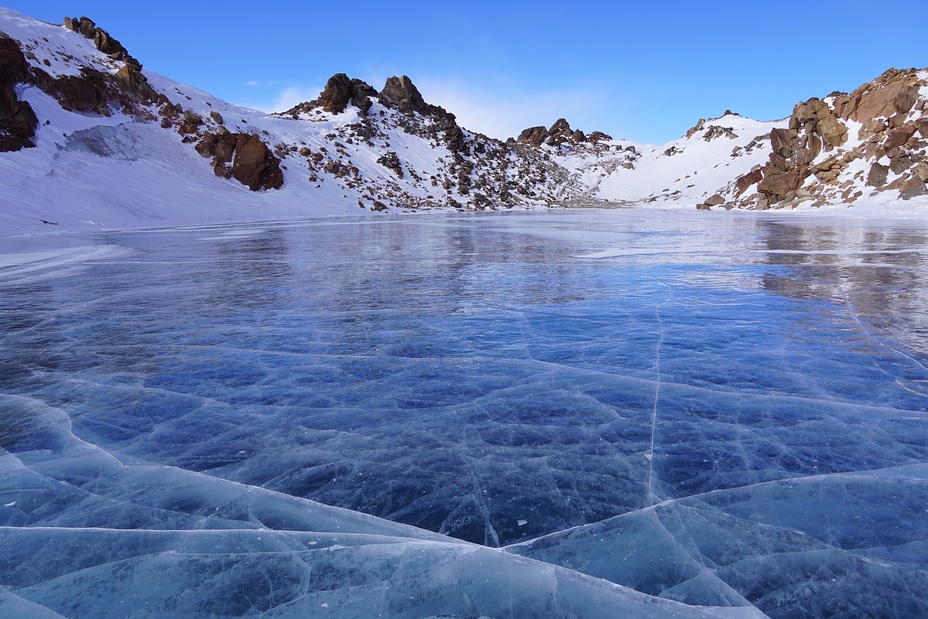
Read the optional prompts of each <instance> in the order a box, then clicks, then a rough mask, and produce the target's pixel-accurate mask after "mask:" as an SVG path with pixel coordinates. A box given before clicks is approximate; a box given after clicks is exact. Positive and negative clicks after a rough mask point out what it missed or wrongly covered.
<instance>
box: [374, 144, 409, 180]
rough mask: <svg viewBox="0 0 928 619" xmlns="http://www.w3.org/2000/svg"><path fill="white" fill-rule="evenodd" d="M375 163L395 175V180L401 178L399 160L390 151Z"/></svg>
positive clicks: (401, 168) (401, 169)
mask: <svg viewBox="0 0 928 619" xmlns="http://www.w3.org/2000/svg"><path fill="white" fill-rule="evenodd" d="M377 163H379V164H380V165H382V166H384V167H385V168H387V169H389V170H392V171H393V173H394V174H396V176H397V178H403V166H402V164H401V163H400V158H399V156H398V155H397V154H396V153H395V152H393V151H392V150H391V151H389V152H387V153H385V154H384V155H383V156H382V157H380V158H379V159H378V160H377Z"/></svg>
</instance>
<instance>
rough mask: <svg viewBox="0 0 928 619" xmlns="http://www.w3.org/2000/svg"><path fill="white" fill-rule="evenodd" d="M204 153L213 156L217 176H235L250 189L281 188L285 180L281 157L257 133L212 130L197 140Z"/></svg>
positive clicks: (197, 147)
mask: <svg viewBox="0 0 928 619" xmlns="http://www.w3.org/2000/svg"><path fill="white" fill-rule="evenodd" d="M196 150H197V152H198V153H200V154H201V155H202V156H203V157H206V158H209V157H212V158H213V159H212V164H213V172H215V174H216V176H222V177H225V178H234V179H235V180H237V181H238V182H240V183H241V184H243V185H245V186H246V187H248V188H249V189H251V190H252V191H258V190H260V189H280V188H281V187H282V186H283V184H284V175H283V171H281V169H280V159H278V158H277V157H276V156H275V155H274V153H272V152H271V150H270V149H269V148H268V147H267V145H266V144H265V143H264V142H263V141H262V140H261V138H259V137H258V136H257V135H253V134H244V133H230V132H228V131H227V132H225V133H223V134H218V133H211V134H207V135H206V136H204V137H203V138H202V139H201V140H200V141H199V142H197V145H196Z"/></svg>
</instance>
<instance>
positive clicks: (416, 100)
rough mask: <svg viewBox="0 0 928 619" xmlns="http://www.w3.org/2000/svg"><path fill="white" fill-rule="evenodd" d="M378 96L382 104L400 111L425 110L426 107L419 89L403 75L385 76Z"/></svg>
mask: <svg viewBox="0 0 928 619" xmlns="http://www.w3.org/2000/svg"><path fill="white" fill-rule="evenodd" d="M379 98H380V102H381V103H382V104H383V105H386V106H387V107H392V108H396V109H398V110H399V111H401V112H425V111H426V109H427V107H428V104H426V102H425V100H424V99H423V98H422V94H421V93H420V92H419V89H418V88H416V85H415V84H413V83H412V80H411V79H409V78H408V77H406V76H405V75H403V76H402V77H396V76H394V77H389V78H387V83H386V84H384V86H383V90H381V91H380V95H379Z"/></svg>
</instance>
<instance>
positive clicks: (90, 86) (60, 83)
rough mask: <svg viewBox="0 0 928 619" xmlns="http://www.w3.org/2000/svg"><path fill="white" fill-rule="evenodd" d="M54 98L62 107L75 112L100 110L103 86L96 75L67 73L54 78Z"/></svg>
mask: <svg viewBox="0 0 928 619" xmlns="http://www.w3.org/2000/svg"><path fill="white" fill-rule="evenodd" d="M53 87H54V90H55V94H56V98H57V99H58V103H59V104H60V105H61V107H62V108H64V109H66V110H74V111H76V112H89V111H96V112H102V107H103V105H104V103H105V101H106V96H105V88H104V84H103V83H102V80H100V79H99V77H98V76H96V75H93V74H90V75H86V72H85V76H81V77H79V76H77V75H67V76H62V77H59V78H57V79H56V80H54V83H53Z"/></svg>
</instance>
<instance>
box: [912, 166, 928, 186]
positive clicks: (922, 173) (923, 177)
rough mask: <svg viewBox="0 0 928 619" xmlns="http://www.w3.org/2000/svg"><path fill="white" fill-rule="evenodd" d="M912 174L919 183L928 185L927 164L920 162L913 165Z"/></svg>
mask: <svg viewBox="0 0 928 619" xmlns="http://www.w3.org/2000/svg"><path fill="white" fill-rule="evenodd" d="M912 172H913V173H914V174H915V176H917V177H918V179H919V180H920V181H921V182H923V183H928V163H925V162H924V161H920V162H919V163H918V164H916V165H915V167H914V168H912Z"/></svg>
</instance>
